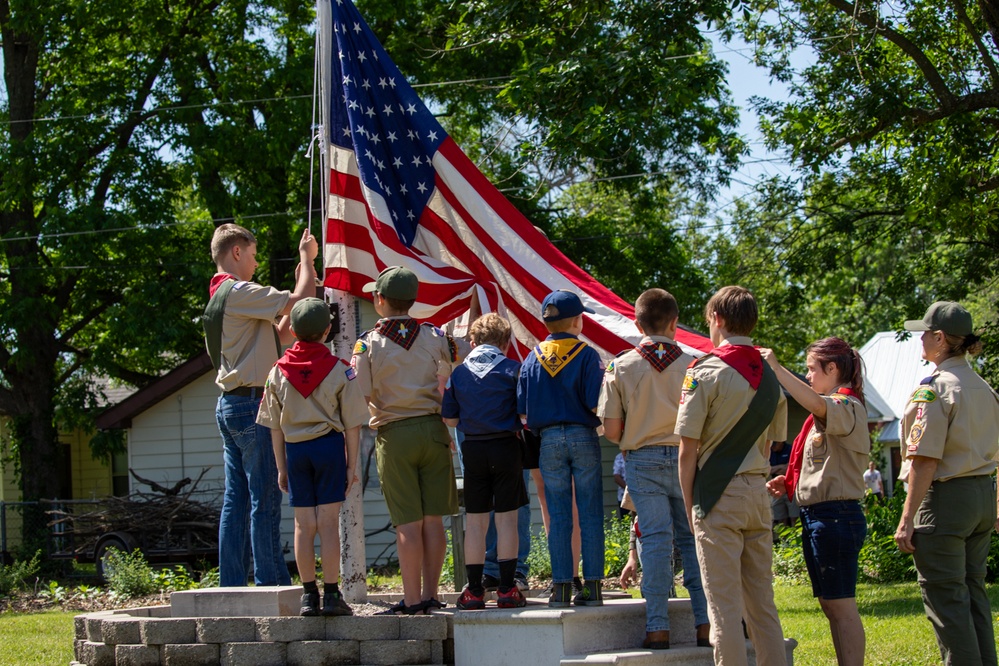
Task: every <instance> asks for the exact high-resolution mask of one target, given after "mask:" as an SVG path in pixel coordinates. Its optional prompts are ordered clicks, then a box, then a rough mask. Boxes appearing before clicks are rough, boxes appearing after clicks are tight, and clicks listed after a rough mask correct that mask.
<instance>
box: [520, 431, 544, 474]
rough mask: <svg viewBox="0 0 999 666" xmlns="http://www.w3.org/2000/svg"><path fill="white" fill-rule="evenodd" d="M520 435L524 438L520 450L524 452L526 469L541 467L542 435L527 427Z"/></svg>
mask: <svg viewBox="0 0 999 666" xmlns="http://www.w3.org/2000/svg"><path fill="white" fill-rule="evenodd" d="M520 436H521V437H522V438H523V439H522V441H521V443H520V450H521V451H523V453H524V469H538V468H539V467H541V437H539V436H538V435H535V434H534V433H533V432H531V431H530V430H527V429H526V428H525V429H524V430H521V431H520Z"/></svg>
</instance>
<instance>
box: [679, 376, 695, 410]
mask: <svg viewBox="0 0 999 666" xmlns="http://www.w3.org/2000/svg"><path fill="white" fill-rule="evenodd" d="M696 388H697V380H696V379H694V375H693V374H691V372H690V370H688V371H687V374H686V375H684V376H683V386H682V387H680V404H681V405H682V404H683V403H684V401H685V400H686V399H687V394H688V393H693V392H694V389H696Z"/></svg>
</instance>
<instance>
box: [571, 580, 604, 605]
mask: <svg viewBox="0 0 999 666" xmlns="http://www.w3.org/2000/svg"><path fill="white" fill-rule="evenodd" d="M572 603H573V604H575V605H577V606H603V605H604V597H603V594H601V591H600V581H599V580H588V581H586V583H585V584H584V585H583V589H582V590H580V591H579V592H578V593H577V594H576V596H574V597H573V598H572Z"/></svg>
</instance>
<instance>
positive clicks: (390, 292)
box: [361, 266, 420, 301]
mask: <svg viewBox="0 0 999 666" xmlns="http://www.w3.org/2000/svg"><path fill="white" fill-rule="evenodd" d="M419 288H420V281H419V279H418V278H417V277H416V273H414V272H413V271H411V270H409V269H408V268H403V267H402V266H389V267H388V268H386V269H385V270H383V271H382V272H381V273H379V274H378V279H377V280H375V281H374V282H369V283H368V284H366V285H364V287H363V288H362V289H361V291H363V292H365V293H369V294H370V293H371V292H373V291H377V292H378V293H379V294H381V295H382V296H384V297H385V298H395V299H397V300H400V301H410V300H413V299H415V298H416V292H417V291H418V290H419Z"/></svg>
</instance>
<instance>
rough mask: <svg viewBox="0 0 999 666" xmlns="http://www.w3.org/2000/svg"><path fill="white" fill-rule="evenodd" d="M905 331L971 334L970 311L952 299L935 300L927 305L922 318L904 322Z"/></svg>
mask: <svg viewBox="0 0 999 666" xmlns="http://www.w3.org/2000/svg"><path fill="white" fill-rule="evenodd" d="M904 328H905V330H907V331H943V332H944V333H946V334H948V335H957V336H959V337H962V338H963V337H964V336H966V335H971V331H972V328H973V327H972V325H971V313H970V312H968V311H967V310H965V309H964V308H963V307H961V304H960V303H954V302H953V301H937V302H936V303H934V304H933V305H931V306H930V307H929V309H928V310H927V311H926V314H925V315H923V318H922V319H910V320H908V321H906V322H905V324H904Z"/></svg>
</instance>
